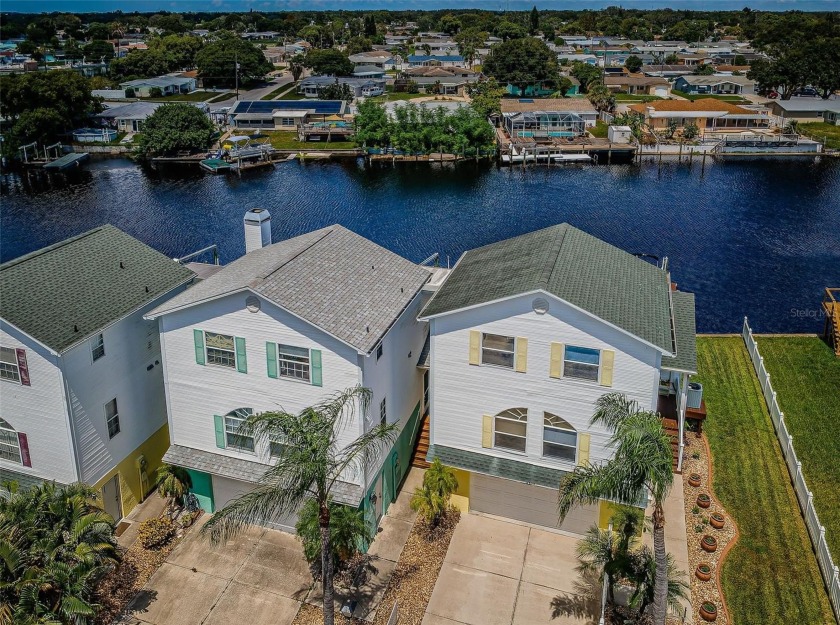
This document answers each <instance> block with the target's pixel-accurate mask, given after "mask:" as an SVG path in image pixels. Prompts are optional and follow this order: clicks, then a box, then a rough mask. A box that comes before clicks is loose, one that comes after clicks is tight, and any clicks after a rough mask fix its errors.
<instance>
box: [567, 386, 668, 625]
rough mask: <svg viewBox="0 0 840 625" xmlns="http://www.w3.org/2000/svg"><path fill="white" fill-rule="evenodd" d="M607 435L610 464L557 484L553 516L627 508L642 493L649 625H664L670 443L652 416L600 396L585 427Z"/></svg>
mask: <svg viewBox="0 0 840 625" xmlns="http://www.w3.org/2000/svg"><path fill="white" fill-rule="evenodd" d="M596 424H598V425H602V426H604V427H606V428H607V429H608V430H610V431H611V432H612V433H613V435H612V437H611V438H610V446H611V447H613V448H615V455H614V456H613V457H612V459H611V460H609V461H608V462H605V463H603V464H599V465H583V466H579V467H576V468H575V470H574V471H573V472H572V473H568V474H567V475H566V476H565V477H564V478H563V480H562V481H561V482H560V496H559V502H558V510H559V514H560V519H561V520H562V519H563V518H565V516H566V515H567V514H568V512H569V510H571V509H572V508H573V507H575V506H577V505H580V504H594V503H597V502H598V501H600V500H601V499H611V500H614V501H623V502H632V501H637V500H638V499H639V497H640V496H641V495H642V494H643V493H644V492H645V491H647V492H648V493H650V496H651V497H652V498H653V506H654V507H653V516H652V522H653V547H654V555H655V562H656V577H655V584H654V593H653V594H654V597H653V622H654V623H655V624H656V625H663V624H664V623H665V617H666V615H667V611H668V576H667V570H668V556H667V554H666V552H665V514H664V512H663V508H662V506H663V503H664V502H665V498H666V497H667V495H668V491H669V490H670V489H671V485H672V484H673V482H674V474H673V472H672V464H671V463H672V459H671V442H670V440H669V439H668V436H667V435H666V434H665V431H664V430H663V429H662V421H661V419H660V418H659V415H657V414H656V413H654V412H650V411H644V410H641V408H640V406H639V404H638V403H637V402H635V401H633V400H629V399H627V397H625V396H624V395H622V394H621V393H610V394H607V395H604V396H602V397H600V398H599V399H598V401H597V402H596V411H595V414H594V415H593V416H592V419H591V420H590V425H596Z"/></svg>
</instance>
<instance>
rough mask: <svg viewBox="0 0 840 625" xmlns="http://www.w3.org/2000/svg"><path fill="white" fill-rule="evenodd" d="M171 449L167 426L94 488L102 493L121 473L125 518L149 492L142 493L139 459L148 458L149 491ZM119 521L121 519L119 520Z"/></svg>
mask: <svg viewBox="0 0 840 625" xmlns="http://www.w3.org/2000/svg"><path fill="white" fill-rule="evenodd" d="M168 448H169V425H168V424H166V425H164V426H163V427H162V428H160V429H159V430H158V431H157V432H155V433H154V434H152V435H151V436H150V437H149V438H147V439H146V440H145V441H143V443H142V444H141V445H140V446H139V447H137V449H135V450H134V451H133V452H131V453H130V454H128V456H126V457H125V459H124V460H123V461H122V462H120V463H119V464H118V465H117V466H116V467H114V468H113V469H112V470H111V471H109V472H108V473H107V474H105V476H103V477H102V479H100V480H99V481H98V482H97V483H96V484H94V485H93V488H94V489H95V490H97V491H101V490H102V487H103V486H104V485H105V483H106V482H108V481H109V480H110V479H112V478H113V477H114V476H115V475H117V474H118V473H119V475H120V497H121V499H122V513H123V516H125V515H127V514H128V513H129V512H131V511H132V510H133V509H134V507H135V506H136V505H137V504H138V503H140V502H141V501H143V499H145V497H146V495H147V494H148V492H145V493H144V492H142V490H143V489H142V488H141V485H140V471H139V470H138V469H137V464H136V462H137V459H138V458H139V457H140V456H146V463H147V466H146V475H147V476H148V478H149V481H148V484H147V489H148V490H150V489H152V488H154V486H155V474H156V473H157V470H158V467H159V466H160V465H161V462H162V458H163V454H164V453H166V450H167V449H168ZM117 520H119V519H117Z"/></svg>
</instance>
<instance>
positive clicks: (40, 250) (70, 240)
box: [0, 224, 114, 270]
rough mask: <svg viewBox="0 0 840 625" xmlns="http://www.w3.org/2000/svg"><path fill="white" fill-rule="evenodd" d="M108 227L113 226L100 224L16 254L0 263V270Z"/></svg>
mask: <svg viewBox="0 0 840 625" xmlns="http://www.w3.org/2000/svg"><path fill="white" fill-rule="evenodd" d="M108 227H111V228H113V227H114V226H111V224H104V225H102V226H97V227H96V228H93V229H92V230H88V231H87V232H82V233H81V234H77V235H76V236H73V237H70V238H69V239H64V240H63V241H59V242H58V243H53V244H52V245H48V246H47V247H42V248H41V249H38V250H35V251H32V252H29V253H28V254H24V255H23V256H18V257H17V258H13V259H12V260H7V261H6V262H5V263H3V264H2V265H0V270H3V269H9V268H10V267H15V266H17V265H20V264H21V263H24V262H26V261H28V260H32V259H33V258H37V257H38V256H41V255H42V254H45V253H47V252H52V251H53V250H57V249H59V248H62V247H64V246H65V245H68V244H70V243H75V242H76V241H80V240H81V239H84V238H85V237H88V236H90V235H92V234H96V233H97V232H99V231H100V230H104V229H105V228H108Z"/></svg>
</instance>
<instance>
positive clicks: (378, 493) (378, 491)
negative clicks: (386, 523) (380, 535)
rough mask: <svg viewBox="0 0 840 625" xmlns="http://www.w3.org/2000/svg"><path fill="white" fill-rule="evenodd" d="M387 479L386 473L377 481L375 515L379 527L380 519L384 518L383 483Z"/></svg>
mask: <svg viewBox="0 0 840 625" xmlns="http://www.w3.org/2000/svg"><path fill="white" fill-rule="evenodd" d="M384 479H385V473H384V472H383V473H382V475H380V476H379V479H378V480H376V491H375V492H376V504H375V507H374V514H375V515H376V524H377V525H379V519H381V518H382V481H383V480H384Z"/></svg>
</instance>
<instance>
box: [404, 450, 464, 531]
mask: <svg viewBox="0 0 840 625" xmlns="http://www.w3.org/2000/svg"><path fill="white" fill-rule="evenodd" d="M457 489H458V480H457V479H456V478H455V472H454V471H453V470H452V469H451V468H449V467H447V466H444V464H443V463H442V462H441V461H440V460H438V459H437V458H435V460H434V462H433V463H432V466H430V467H429V468H428V469H426V474H425V475H424V476H423V485H422V486H418V487H417V488H416V489H415V490H414V495H413V496H412V497H411V509H412V510H415V511H416V512H418V513H419V514H420V516H421V517H422V518H423V521H424V522H425V523H426V525H427V526H428V527H429V528H430V529H433V528H434V527H436V526H437V525H438V523H439V522H440V520H441V518H442V517H443V516H444V515H446V513H447V512H448V511H449V509H450V504H449V498H450V497H451V496H452V493H454V492H455V491H456V490H457Z"/></svg>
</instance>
